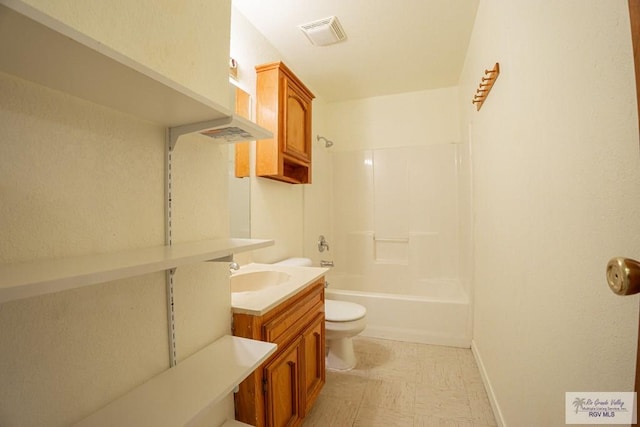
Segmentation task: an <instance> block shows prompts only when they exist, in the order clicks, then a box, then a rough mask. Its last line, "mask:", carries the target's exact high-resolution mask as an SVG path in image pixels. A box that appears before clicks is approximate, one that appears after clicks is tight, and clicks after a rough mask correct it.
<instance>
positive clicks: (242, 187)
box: [227, 84, 251, 238]
mask: <svg viewBox="0 0 640 427" xmlns="http://www.w3.org/2000/svg"><path fill="white" fill-rule="evenodd" d="M231 105H235V107H234V111H235V113H236V114H237V115H239V116H242V117H244V118H246V119H249V120H251V96H250V95H249V94H248V93H247V92H245V91H244V90H242V89H240V88H239V87H237V86H235V85H234V84H231ZM249 144H250V143H249V142H240V143H236V144H234V145H231V146H229V161H228V167H227V174H228V181H229V185H228V189H229V228H230V230H229V231H230V236H231V237H240V238H250V237H251V180H250V178H249V165H248V164H246V165H244V164H238V163H237V162H236V157H237V156H236V152H237V151H238V150H247V151H248V150H249ZM246 157H247V158H248V156H246Z"/></svg>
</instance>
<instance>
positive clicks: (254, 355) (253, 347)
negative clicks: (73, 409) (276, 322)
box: [76, 335, 276, 427]
mask: <svg viewBox="0 0 640 427" xmlns="http://www.w3.org/2000/svg"><path fill="white" fill-rule="evenodd" d="M275 349H276V345H275V344H272V343H267V342H262V341H254V340H250V339H246V338H239V337H232V336H229V335H226V336H224V337H223V338H220V339H219V340H217V341H216V342H214V343H213V344H211V345H209V346H208V347H206V348H204V349H203V350H201V351H199V352H198V353H196V354H194V355H193V356H191V357H189V358H188V359H186V360H184V361H183V362H181V363H179V364H178V365H177V366H175V367H173V368H170V369H169V370H167V371H165V372H163V373H162V374H160V375H158V376H156V377H154V378H152V379H151V380H149V381H147V382H146V383H144V384H142V385H141V386H139V387H137V388H135V389H134V390H132V391H130V392H129V393H127V394H125V395H124V396H122V397H121V398H119V399H117V400H115V401H113V402H111V403H110V404H109V405H107V406H106V407H104V408H102V409H100V410H99V411H98V412H96V413H94V414H92V415H91V416H89V417H88V418H85V419H84V420H82V421H81V422H80V423H78V424H76V426H79V427H97V426H154V427H163V426H167V427H176V426H184V425H186V424H187V423H188V422H189V421H191V420H193V419H194V418H196V417H197V416H198V415H199V414H200V413H201V411H202V410H204V409H206V408H207V407H209V406H211V405H214V404H216V403H218V402H219V401H220V400H222V398H224V397H225V396H227V395H228V394H229V393H231V392H232V391H233V389H234V388H235V386H236V385H238V384H239V383H240V382H242V380H244V379H245V378H246V377H247V376H248V375H249V374H250V373H251V372H253V371H254V370H255V369H256V368H257V367H258V366H259V365H260V364H261V363H262V362H263V361H265V360H266V359H267V358H268V357H269V356H270V355H271V354H273V352H274V351H275ZM231 425H233V424H231Z"/></svg>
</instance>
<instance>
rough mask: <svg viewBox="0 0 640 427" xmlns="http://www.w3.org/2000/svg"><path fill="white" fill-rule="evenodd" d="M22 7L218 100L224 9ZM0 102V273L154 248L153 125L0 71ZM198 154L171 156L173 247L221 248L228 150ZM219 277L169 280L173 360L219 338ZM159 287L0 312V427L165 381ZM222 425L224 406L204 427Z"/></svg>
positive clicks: (84, 407)
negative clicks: (214, 244) (15, 266)
mask: <svg viewBox="0 0 640 427" xmlns="http://www.w3.org/2000/svg"><path fill="white" fill-rule="evenodd" d="M29 3H31V4H32V5H34V6H35V7H36V8H39V9H41V10H43V11H45V12H47V13H49V14H51V15H53V16H54V17H56V18H57V19H60V20H62V21H63V22H65V23H67V24H68V25H70V26H72V27H75V28H77V29H79V30H80V31H85V32H86V33H88V34H89V35H90V36H92V37H94V38H96V39H97V40H99V41H101V42H104V43H105V44H107V45H109V46H111V47H112V48H114V49H116V50H119V51H122V52H124V53H125V54H126V55H129V56H131V57H132V58H134V59H135V60H137V61H139V62H141V63H143V64H145V65H147V66H149V67H151V68H154V69H156V70H157V71H158V72H160V73H161V74H164V75H166V76H168V77H170V78H172V79H175V80H176V81H178V82H180V83H181V84H183V85H185V86H188V87H190V88H191V89H193V90H195V91H197V92H198V93H201V94H203V95H205V96H208V97H210V98H212V99H213V100H215V101H216V102H219V103H221V104H223V105H224V104H227V103H228V98H227V97H228V94H229V91H228V81H227V76H226V75H227V56H228V44H229V34H228V33H229V22H230V2H229V1H225V0H221V1H214V2H203V1H186V2H180V3H179V4H178V3H176V2H171V1H163V2H160V3H158V2H126V1H116V2H109V4H106V3H104V2H98V1H89V2H86V1H72V0H67V1H60V2H47V1H37V0H33V1H30V2H29ZM96 84H100V82H96ZM119 89H121V90H127V88H119ZM0 93H2V96H1V97H0V139H1V140H2V144H0V182H1V183H2V184H0V199H1V200H2V203H1V204H0V235H2V240H1V242H0V261H1V262H19V261H26V260H32V259H41V258H42V259H46V258H55V257H63V256H74V255H82V254H89V253H101V252H111V251H117V250H122V249H128V248H137V247H146V246H154V245H161V244H163V242H164V202H163V200H164V184H163V176H164V129H163V128H162V127H159V126H157V125H154V124H151V123H148V122H145V121H142V120H138V119H136V118H134V117H131V116H128V115H125V114H121V113H119V112H116V111H113V110H109V109H107V108H103V107H101V106H98V105H94V104H91V103H89V102H86V101H83V100H79V99H76V98H73V97H70V96H67V95H65V94H62V93H59V92H55V91H51V90H49V89H46V88H42V87H40V86H37V85H34V84H31V83H28V82H24V81H22V80H19V79H16V78H13V77H11V76H7V75H4V74H0ZM207 142H208V140H206V139H204V138H201V137H198V136H194V137H186V138H183V139H181V140H180V142H179V143H178V146H177V148H176V151H175V155H174V169H173V170H174V179H175V186H174V207H175V217H174V224H175V229H174V241H185V240H198V239H206V238H214V237H225V236H227V235H228V231H227V230H228V212H227V202H226V199H227V193H226V191H227V190H226V156H227V150H228V149H227V147H226V146H216V145H212V144H210V143H209V144H208V143H207ZM227 275H228V269H227V266H226V265H224V264H215V263H207V264H202V265H196V266H190V267H184V268H180V269H179V270H178V272H177V275H176V284H177V285H176V295H175V298H176V317H177V335H178V339H177V345H178V359H179V360H182V359H184V358H185V357H187V356H188V355H189V354H191V353H193V352H194V351H196V350H198V349H200V348H202V347H204V346H205V345H206V344H208V343H210V342H212V341H213V340H215V339H216V338H217V337H219V336H220V335H222V334H224V333H228V331H229V323H230V322H229V319H230V316H229V305H230V302H229V299H230V297H229V290H228V280H227ZM164 283H165V280H164V274H163V273H156V274H151V275H146V276H141V277H134V278H130V279H126V280H120V281H117V282H112V283H104V284H100V285H95V286H91V287H88V288H83V289H76V290H71V291H67V292H61V293H57V294H52V295H45V296H41V297H36V298H30V299H26V300H19V301H12V302H9V303H5V304H2V305H0V348H2V351H0V378H2V381H0V425H2V426H3V427H5V426H6V427H11V426H63V425H69V424H70V423H72V422H74V421H78V420H79V419H81V418H83V417H84V416H86V415H88V414H89V413H91V412H93V411H95V410H96V409H98V408H99V407H101V406H103V405H105V404H106V403H108V402H109V401H110V400H112V399H114V398H115V397H117V396H120V395H122V394H123V393H125V392H126V391H127V390H129V389H131V388H132V387H134V386H136V385H137V384H140V383H142V382H143V381H145V380H146V379H148V378H150V377H152V376H153V375H156V374H158V373H159V372H161V371H163V370H165V369H167V368H168V363H169V362H168V346H167V327H166V308H165V304H166V302H165V291H164V286H165V284H164ZM230 414H232V400H231V399H230V398H228V399H225V401H224V402H223V403H222V404H221V405H219V406H218V407H216V408H213V409H212V411H211V413H210V414H208V415H205V416H204V418H203V420H205V421H206V422H207V423H208V424H209V425H216V424H219V422H220V420H222V419H224V418H226V417H227V416H228V415H230Z"/></svg>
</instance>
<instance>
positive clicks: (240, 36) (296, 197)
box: [231, 8, 330, 264]
mask: <svg viewBox="0 0 640 427" xmlns="http://www.w3.org/2000/svg"><path fill="white" fill-rule="evenodd" d="M231 56H232V57H233V58H234V59H236V60H237V61H238V86H239V87H241V88H242V89H243V90H245V91H246V92H248V93H249V94H251V97H252V99H253V100H255V95H256V72H255V66H256V65H260V64H264V63H268V62H273V61H283V62H284V63H285V64H286V63H287V59H286V58H284V57H283V56H282V55H281V54H280V52H278V51H277V50H276V49H275V48H274V47H273V45H271V44H270V43H269V42H268V41H267V40H266V39H265V38H264V36H263V35H262V34H261V33H259V32H258V30H256V28H255V27H254V26H253V25H252V24H251V23H250V22H249V21H248V20H247V19H246V18H245V17H244V16H243V15H242V14H241V13H240V12H238V10H236V9H235V8H234V9H233V13H232V24H231ZM293 71H294V73H295V72H296V70H295V69H294V70H293ZM297 76H298V77H299V78H300V80H302V81H303V82H304V81H305V79H304V75H301V74H297ZM310 89H311V91H312V92H313V87H310ZM312 111H313V118H312V129H313V130H312V135H313V138H314V147H313V148H314V150H313V166H312V173H313V176H312V184H310V185H308V184H307V185H292V184H288V183H283V182H278V181H274V180H270V179H268V178H259V177H256V176H255V161H254V158H255V157H254V156H255V143H251V177H250V178H246V179H250V180H251V237H253V238H256V239H259V238H264V239H275V245H273V246H270V247H268V248H265V249H260V250H258V251H254V252H252V254H251V255H250V256H239V257H238V260H239V261H240V263H241V264H242V263H245V262H250V261H254V262H265V263H270V262H274V261H279V260H281V259H283V258H287V257H299V256H302V255H305V256H309V257H314V254H312V253H309V252H308V251H310V250H311V248H312V245H313V244H314V242H315V241H316V240H317V236H316V234H317V233H318V230H323V229H325V228H328V226H324V225H323V223H322V218H327V217H328V215H323V214H318V212H319V211H321V210H322V209H324V206H327V209H328V195H327V190H324V189H326V188H328V187H327V184H326V183H325V181H326V180H327V179H330V178H327V175H326V174H325V173H326V171H327V167H325V165H327V164H328V163H327V160H326V158H325V156H323V153H322V152H319V151H318V145H317V143H315V135H316V134H318V133H321V134H322V133H323V132H322V126H323V122H324V117H323V114H324V113H323V111H324V110H323V101H322V99H320V98H316V99H315V100H314V101H313V107H312ZM254 117H255V102H254ZM318 171H319V172H320V174H321V175H319V172H318ZM329 176H330V175H329ZM305 194H306V196H305ZM306 203H311V206H314V209H313V210H309V209H305V204H306ZM315 208H318V209H315ZM305 212H307V213H309V215H311V218H312V219H310V220H306V221H305V215H306V213H305ZM316 215H318V217H316ZM315 218H317V219H318V220H319V221H320V222H319V223H318V222H316V219H315ZM306 225H308V227H307V226H306ZM325 234H328V233H327V232H325ZM314 236H315V237H314ZM312 240H313V241H312ZM316 252H317V250H316Z"/></svg>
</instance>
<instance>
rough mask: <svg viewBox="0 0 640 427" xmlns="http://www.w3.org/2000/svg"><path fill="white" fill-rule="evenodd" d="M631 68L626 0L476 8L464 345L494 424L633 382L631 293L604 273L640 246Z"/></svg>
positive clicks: (465, 98) (469, 72) (470, 73)
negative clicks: (495, 413)
mask: <svg viewBox="0 0 640 427" xmlns="http://www.w3.org/2000/svg"><path fill="white" fill-rule="evenodd" d="M496 61H499V62H500V66H501V74H500V77H499V78H498V81H497V82H496V84H495V86H494V88H493V91H492V92H491V94H490V95H489V97H488V98H487V101H486V102H485V104H484V106H483V107H482V109H481V110H480V112H476V111H475V108H474V107H473V106H472V105H471V98H472V97H473V94H474V92H475V88H476V87H477V84H478V83H479V80H480V78H481V77H482V76H483V70H484V69H485V68H490V67H491V66H493V63H494V62H496ZM632 64H633V63H632V56H631V38H630V31H629V18H628V11H627V2H626V1H624V0H616V1H606V2H604V1H599V0H589V1H582V0H565V1H560V2H558V1H542V2H540V1H537V2H533V1H524V0H520V1H503V0H483V1H481V2H480V7H479V10H478V16H477V21H476V25H475V29H474V32H473V37H472V40H471V44H470V47H469V53H468V56H467V60H466V65H465V69H464V72H463V75H462V80H461V85H460V96H461V101H460V102H461V105H462V109H461V111H462V114H463V123H464V125H465V126H464V127H463V129H464V130H465V132H463V137H464V138H465V142H469V143H470V147H471V153H472V160H473V199H474V218H475V234H474V241H475V246H474V253H475V268H474V272H473V275H474V278H475V284H474V287H475V315H474V346H475V350H476V352H477V354H478V355H479V356H480V358H481V361H482V364H483V369H484V370H485V373H486V375H487V378H488V379H489V382H490V385H491V390H490V391H491V393H492V394H493V397H494V398H495V401H496V402H497V404H498V406H499V409H500V412H501V416H502V421H504V423H505V425H509V426H541V425H544V426H560V425H564V419H565V418H564V416H565V410H564V399H565V397H564V393H565V392H567V391H607V390H609V391H630V390H633V373H634V364H635V354H636V342H637V335H636V334H637V325H638V297H637V296H634V297H626V298H621V297H618V296H615V295H614V294H613V293H611V292H610V291H609V289H608V287H607V284H606V281H605V275H604V271H605V265H606V263H607V260H608V259H609V258H610V257H612V256H617V255H625V256H630V257H638V256H640V233H638V230H640V190H639V188H640V187H639V186H638V183H639V182H640V153H639V150H638V147H639V144H638V126H637V115H636V102H635V98H634V94H635V90H634V79H633V74H632V72H633V70H632ZM466 131H468V134H469V141H467V132H466Z"/></svg>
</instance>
